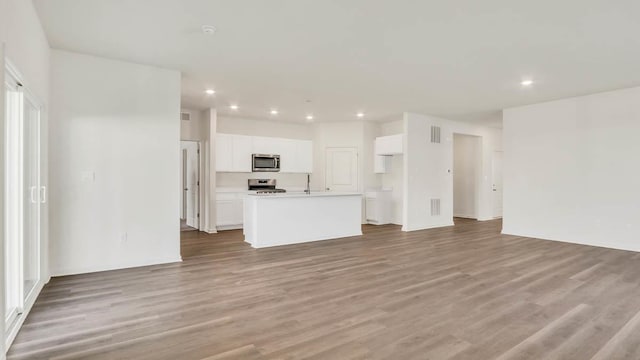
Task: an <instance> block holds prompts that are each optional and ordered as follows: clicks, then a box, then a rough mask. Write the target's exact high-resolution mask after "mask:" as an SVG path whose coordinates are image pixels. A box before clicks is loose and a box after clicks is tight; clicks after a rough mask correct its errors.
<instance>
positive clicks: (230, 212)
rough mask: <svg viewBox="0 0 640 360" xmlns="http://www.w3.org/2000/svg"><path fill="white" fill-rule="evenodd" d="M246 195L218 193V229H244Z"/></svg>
mask: <svg viewBox="0 0 640 360" xmlns="http://www.w3.org/2000/svg"><path fill="white" fill-rule="evenodd" d="M245 197H246V194H245V193H227V192H223V193H220V192H217V193H216V228H217V229H218V230H230V229H240V228H242V223H243V222H244V221H243V217H244V214H243V201H244V198H245Z"/></svg>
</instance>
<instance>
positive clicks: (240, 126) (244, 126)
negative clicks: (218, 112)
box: [218, 116, 313, 140]
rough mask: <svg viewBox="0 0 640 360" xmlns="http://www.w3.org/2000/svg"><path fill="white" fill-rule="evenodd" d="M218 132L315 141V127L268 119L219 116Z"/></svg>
mask: <svg viewBox="0 0 640 360" xmlns="http://www.w3.org/2000/svg"><path fill="white" fill-rule="evenodd" d="M218 132H219V133H223V134H239V135H249V136H266V137H278V138H285V139H300V140H313V127H312V126H311V124H306V123H305V124H298V123H294V122H284V121H270V120H266V119H248V118H243V117H235V116H234V117H230V116H219V117H218Z"/></svg>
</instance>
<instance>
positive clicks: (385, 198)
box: [365, 190, 392, 225]
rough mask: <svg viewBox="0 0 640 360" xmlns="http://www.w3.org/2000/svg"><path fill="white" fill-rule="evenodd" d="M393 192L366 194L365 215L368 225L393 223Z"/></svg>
mask: <svg viewBox="0 0 640 360" xmlns="http://www.w3.org/2000/svg"><path fill="white" fill-rule="evenodd" d="M391 205H392V201H391V191H388V190H380V191H367V192H366V193H365V215H366V219H367V223H369V224H374V225H382V224H389V223H390V222H391Z"/></svg>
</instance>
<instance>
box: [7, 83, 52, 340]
mask: <svg viewBox="0 0 640 360" xmlns="http://www.w3.org/2000/svg"><path fill="white" fill-rule="evenodd" d="M5 75H6V76H5V84H4V85H5V86H4V90H5V93H4V96H5V109H6V110H5V111H6V113H5V130H6V131H5V139H4V146H5V168H4V172H3V174H4V180H5V188H4V189H3V191H4V195H5V209H4V210H5V211H4V214H5V234H4V238H5V242H4V246H5V259H4V260H5V269H4V274H5V275H4V276H5V309H4V318H5V319H4V320H5V327H6V329H7V330H8V331H7V335H8V336H9V335H10V334H13V335H15V333H16V331H17V325H18V324H19V323H20V320H21V319H22V318H21V315H22V314H23V313H24V312H25V310H27V309H28V307H30V306H32V305H33V302H34V300H35V297H36V296H37V294H36V291H35V290H36V289H37V288H38V286H39V285H40V283H41V281H40V280H41V279H40V277H41V275H40V274H41V271H40V270H41V269H40V262H41V254H40V246H41V242H40V221H41V219H40V217H41V216H40V208H41V202H43V201H44V199H45V196H46V194H45V192H44V187H42V186H41V184H40V106H39V105H38V102H37V101H36V100H35V98H34V97H32V96H31V95H30V94H29V92H28V90H27V89H25V88H24V87H23V86H22V85H21V84H20V82H19V81H18V79H17V77H16V76H13V75H12V73H11V71H8V72H7V73H6V74H5Z"/></svg>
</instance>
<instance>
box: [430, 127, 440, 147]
mask: <svg viewBox="0 0 640 360" xmlns="http://www.w3.org/2000/svg"><path fill="white" fill-rule="evenodd" d="M431 142H432V143H434V144H440V126H432V127H431Z"/></svg>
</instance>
